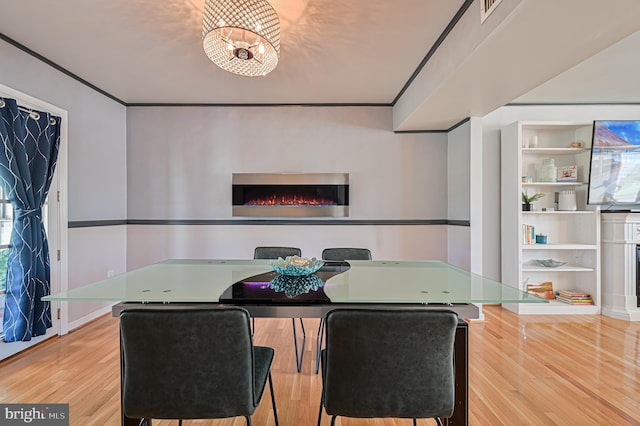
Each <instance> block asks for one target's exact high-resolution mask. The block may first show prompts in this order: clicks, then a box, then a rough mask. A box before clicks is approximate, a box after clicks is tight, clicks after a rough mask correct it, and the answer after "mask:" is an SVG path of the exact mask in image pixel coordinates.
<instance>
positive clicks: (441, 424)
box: [435, 417, 444, 426]
mask: <svg viewBox="0 0 640 426" xmlns="http://www.w3.org/2000/svg"><path fill="white" fill-rule="evenodd" d="M435 419H436V423H438V426H444V423H442V419H441V418H440V417H436V418H435Z"/></svg>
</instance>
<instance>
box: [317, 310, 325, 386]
mask: <svg viewBox="0 0 640 426" xmlns="http://www.w3.org/2000/svg"><path fill="white" fill-rule="evenodd" d="M323 339H324V318H320V326H319V327H318V338H317V339H316V374H318V371H320V355H321V354H322V340H323Z"/></svg>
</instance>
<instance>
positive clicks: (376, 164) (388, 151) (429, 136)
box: [127, 107, 447, 268]
mask: <svg viewBox="0 0 640 426" xmlns="http://www.w3.org/2000/svg"><path fill="white" fill-rule="evenodd" d="M391 121H392V117H391V108H387V107H238V108H233V107H131V108H128V111H127V139H128V144H127V145H128V146H127V159H128V170H127V172H128V178H127V182H128V203H127V206H128V218H129V219H204V220H213V219H231V218H232V216H231V174H232V173H234V172H265V173H281V172H339V173H349V176H350V193H349V198H350V219H360V220H365V219H367V220H406V219H436V220H438V219H440V220H442V219H446V218H447V136H446V134H441V133H420V134H394V133H393V132H392V131H391ZM443 227H444V228H446V226H445V225H429V226H422V227H421V228H429V229H420V230H419V231H417V232H416V231H415V227H403V226H391V227H384V226H373V227H370V226H368V225H367V226H364V225H340V226H300V225H292V226H282V225H273V226H270V227H269V226H266V227H261V228H260V229H258V228H256V226H254V225H248V226H246V227H242V226H240V227H229V229H227V230H224V229H222V228H221V227H219V226H217V225H211V229H209V228H207V227H206V226H204V227H203V226H198V227H195V229H197V231H194V230H193V229H194V228H190V227H183V226H176V225H163V226H161V227H157V226H153V227H148V228H145V226H143V225H136V226H129V233H128V247H129V249H128V264H129V267H130V268H131V267H134V266H139V265H142V264H145V263H147V262H149V261H155V260H159V259H161V258H164V257H166V256H171V257H187V253H189V255H195V254H198V255H200V256H205V257H250V256H251V255H252V253H253V248H254V247H255V246H257V245H270V244H275V241H277V240H281V235H282V234H285V235H294V236H295V238H293V239H291V241H292V243H291V244H294V245H296V246H304V247H306V248H307V250H304V251H303V254H305V255H309V256H311V255H319V254H320V252H321V247H328V246H339V245H349V246H366V247H370V248H371V249H372V251H373V254H374V257H376V258H381V257H384V258H394V259H399V258H420V257H422V258H425V257H423V256H428V258H438V259H446V256H447V249H446V243H444V244H443V241H446V239H445V240H442V239H440V238H439V236H442V235H446V234H442V229H438V228H443ZM164 228H167V229H164ZM193 232H195V233H196V235H194V234H192V233H193ZM198 233H201V234H200V235H201V236H202V237H201V238H214V239H215V240H216V241H217V242H202V241H198V240H197V238H198V235H197V234H198ZM221 235H225V236H224V237H222V236H221ZM396 235H397V236H396ZM148 238H152V240H153V239H154V238H159V239H160V240H165V239H167V238H168V239H169V241H180V242H181V243H180V245H177V246H174V247H171V248H167V247H163V246H162V245H161V244H145V241H144V240H145V239H148ZM192 238H193V239H192ZM183 243H184V244H183ZM145 245H146V246H148V248H143V247H145Z"/></svg>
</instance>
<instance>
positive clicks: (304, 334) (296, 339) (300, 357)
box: [291, 318, 307, 373]
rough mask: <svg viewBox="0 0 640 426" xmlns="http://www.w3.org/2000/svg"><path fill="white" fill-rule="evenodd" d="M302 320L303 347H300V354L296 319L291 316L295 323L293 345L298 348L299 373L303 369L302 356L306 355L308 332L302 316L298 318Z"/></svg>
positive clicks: (297, 364)
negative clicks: (305, 346)
mask: <svg viewBox="0 0 640 426" xmlns="http://www.w3.org/2000/svg"><path fill="white" fill-rule="evenodd" d="M298 319H299V320H300V327H301V328H302V348H300V354H298V336H297V333H296V319H295V318H291V324H292V325H293V345H294V347H295V350H296V368H297V369H298V373H299V372H300V370H302V357H303V356H304V345H305V342H306V341H307V333H306V331H305V330H304V323H303V322H302V318H298Z"/></svg>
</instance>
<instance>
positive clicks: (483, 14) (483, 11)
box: [480, 0, 502, 23]
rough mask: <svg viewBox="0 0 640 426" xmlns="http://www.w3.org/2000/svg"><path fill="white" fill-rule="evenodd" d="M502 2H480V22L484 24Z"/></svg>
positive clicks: (488, 0) (492, 0)
mask: <svg viewBox="0 0 640 426" xmlns="http://www.w3.org/2000/svg"><path fill="white" fill-rule="evenodd" d="M501 2H502V0H480V22H481V23H482V22H484V21H485V19H487V18H488V17H489V15H491V13H492V12H493V11H494V10H496V7H498V5H499V4H500V3H501Z"/></svg>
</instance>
